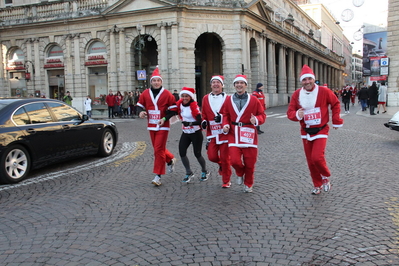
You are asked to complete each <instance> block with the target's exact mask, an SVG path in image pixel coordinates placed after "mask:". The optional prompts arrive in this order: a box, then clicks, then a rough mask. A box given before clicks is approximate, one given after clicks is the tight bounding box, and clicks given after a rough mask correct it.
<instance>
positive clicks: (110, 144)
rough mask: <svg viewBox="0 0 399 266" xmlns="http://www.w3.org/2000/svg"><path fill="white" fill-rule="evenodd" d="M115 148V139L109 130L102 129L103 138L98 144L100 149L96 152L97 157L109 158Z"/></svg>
mask: <svg viewBox="0 0 399 266" xmlns="http://www.w3.org/2000/svg"><path fill="white" fill-rule="evenodd" d="M114 148H115V137H114V134H113V133H112V131H111V130H110V129H109V128H106V129H104V132H103V136H102V138H101V142H100V148H99V150H98V155H100V156H104V157H106V156H110V155H111V154H112V152H113V151H114Z"/></svg>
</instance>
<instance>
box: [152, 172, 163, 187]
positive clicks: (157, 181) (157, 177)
mask: <svg viewBox="0 0 399 266" xmlns="http://www.w3.org/2000/svg"><path fill="white" fill-rule="evenodd" d="M151 184H154V185H156V186H160V185H162V183H161V177H160V176H159V175H156V176H155V177H154V179H153V180H152V181H151Z"/></svg>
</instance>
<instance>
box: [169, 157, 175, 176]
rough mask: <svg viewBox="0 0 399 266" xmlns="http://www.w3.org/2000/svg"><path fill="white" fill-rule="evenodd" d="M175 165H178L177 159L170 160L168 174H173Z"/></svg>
mask: <svg viewBox="0 0 399 266" xmlns="http://www.w3.org/2000/svg"><path fill="white" fill-rule="evenodd" d="M175 164H176V158H173V159H172V160H170V162H169V163H168V174H171V173H173V172H174V171H175Z"/></svg>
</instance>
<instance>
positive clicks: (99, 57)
mask: <svg viewBox="0 0 399 266" xmlns="http://www.w3.org/2000/svg"><path fill="white" fill-rule="evenodd" d="M87 59H88V60H98V59H104V56H103V55H91V56H89V57H88V58H87Z"/></svg>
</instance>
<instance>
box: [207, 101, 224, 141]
mask: <svg viewBox="0 0 399 266" xmlns="http://www.w3.org/2000/svg"><path fill="white" fill-rule="evenodd" d="M211 97H213V96H212V95H211V94H207V95H205V96H204V97H203V98H202V121H204V120H205V121H206V122H207V125H208V126H207V128H206V138H207V139H212V138H215V140H216V144H222V143H226V142H227V135H226V134H223V127H222V121H221V122H220V123H216V122H215V116H216V115H217V113H220V109H221V107H222V105H223V103H224V102H225V101H226V98H227V95H225V94H222V95H220V96H219V97H221V98H220V99H219V100H221V102H220V106H218V107H216V106H215V105H214V104H212V102H211V101H212V98H211Z"/></svg>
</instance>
